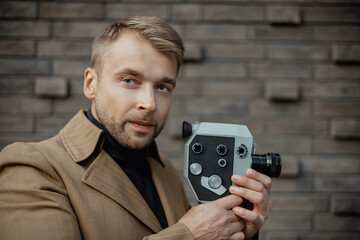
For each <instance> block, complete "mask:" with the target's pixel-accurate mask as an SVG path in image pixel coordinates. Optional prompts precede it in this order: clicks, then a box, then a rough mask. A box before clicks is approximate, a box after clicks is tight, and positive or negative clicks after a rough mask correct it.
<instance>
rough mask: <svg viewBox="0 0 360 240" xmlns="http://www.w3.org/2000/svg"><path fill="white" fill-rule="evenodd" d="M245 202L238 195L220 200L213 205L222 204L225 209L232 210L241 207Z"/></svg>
mask: <svg viewBox="0 0 360 240" xmlns="http://www.w3.org/2000/svg"><path fill="white" fill-rule="evenodd" d="M242 202H243V199H242V198H241V197H239V196H236V195H229V196H226V197H223V198H219V199H217V200H215V201H213V202H212V203H214V204H221V205H222V206H223V207H224V208H225V209H228V210H229V209H232V208H233V207H235V206H238V205H240V204H241V203H242Z"/></svg>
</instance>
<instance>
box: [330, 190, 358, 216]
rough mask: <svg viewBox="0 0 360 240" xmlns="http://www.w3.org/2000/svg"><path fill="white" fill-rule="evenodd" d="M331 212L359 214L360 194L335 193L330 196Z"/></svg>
mask: <svg viewBox="0 0 360 240" xmlns="http://www.w3.org/2000/svg"><path fill="white" fill-rule="evenodd" d="M331 212H332V213H334V214H348V215H349V214H352V215H356V214H360V196H358V195H357V196H351V195H350V196H347V195H336V196H332V197H331Z"/></svg>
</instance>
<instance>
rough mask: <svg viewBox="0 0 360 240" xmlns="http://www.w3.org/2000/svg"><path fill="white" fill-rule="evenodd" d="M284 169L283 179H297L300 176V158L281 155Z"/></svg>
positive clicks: (282, 170)
mask: <svg viewBox="0 0 360 240" xmlns="http://www.w3.org/2000/svg"><path fill="white" fill-rule="evenodd" d="M281 159H282V169H281V177H282V178H284V177H287V178H295V177H297V176H299V174H300V162H299V158H298V157H296V156H293V155H284V154H281Z"/></svg>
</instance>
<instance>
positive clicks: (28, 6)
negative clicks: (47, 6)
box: [0, 2, 37, 18]
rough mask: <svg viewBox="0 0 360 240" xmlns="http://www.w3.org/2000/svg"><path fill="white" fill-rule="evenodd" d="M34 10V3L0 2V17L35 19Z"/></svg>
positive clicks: (35, 6)
mask: <svg viewBox="0 0 360 240" xmlns="http://www.w3.org/2000/svg"><path fill="white" fill-rule="evenodd" d="M36 8H37V3H36V2H0V17H21V18H31V17H36V16H37V10H36Z"/></svg>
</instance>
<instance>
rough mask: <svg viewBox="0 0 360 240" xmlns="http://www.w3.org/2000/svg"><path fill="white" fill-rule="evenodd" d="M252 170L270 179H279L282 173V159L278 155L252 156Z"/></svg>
mask: <svg viewBox="0 0 360 240" xmlns="http://www.w3.org/2000/svg"><path fill="white" fill-rule="evenodd" d="M251 159H252V163H251V168H253V169H255V170H256V171H258V172H260V173H263V174H265V175H267V176H269V177H279V176H280V173H281V167H282V164H281V157H280V155H279V154H277V153H268V154H254V155H251Z"/></svg>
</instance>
